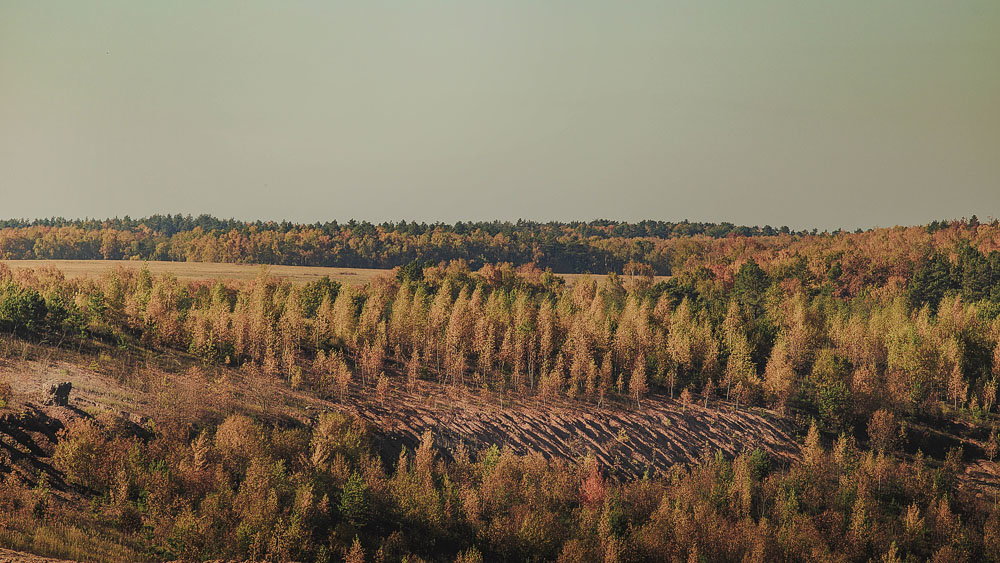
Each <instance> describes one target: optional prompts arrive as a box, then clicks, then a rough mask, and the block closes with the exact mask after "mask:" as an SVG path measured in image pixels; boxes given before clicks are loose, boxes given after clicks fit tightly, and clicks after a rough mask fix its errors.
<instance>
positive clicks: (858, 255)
mask: <svg viewBox="0 0 1000 563" xmlns="http://www.w3.org/2000/svg"><path fill="white" fill-rule="evenodd" d="M0 256H2V257H3V258H5V259H30V258H75V259H101V258H106V259H120V258H131V257H135V258H137V259H138V260H142V259H165V260H175V261H249V262H259V263H274V264H300V265H310V264H314V265H319V264H323V265H338V266H371V267H387V268H388V267H393V268H394V270H393V271H392V273H391V274H387V275H386V276H384V277H381V278H378V279H376V280H375V281H373V282H371V283H369V284H367V285H364V286H353V285H350V284H341V283H337V282H334V281H331V280H329V279H321V280H319V281H315V282H310V283H306V284H293V283H291V282H289V281H287V280H282V279H280V278H276V277H272V276H269V275H268V273H267V272H266V270H262V272H261V275H260V276H259V277H258V278H256V279H254V280H251V281H247V282H240V281H232V280H210V281H198V282H179V281H178V280H177V279H176V278H174V277H172V276H170V275H162V276H154V275H152V274H150V273H149V271H148V270H146V269H144V268H142V267H141V262H140V263H137V267H136V268H122V269H118V270H115V271H113V272H109V273H105V274H102V275H101V276H99V277H91V278H67V277H65V276H64V275H63V274H62V273H61V272H59V271H58V270H56V269H54V268H49V267H46V268H37V269H34V270H18V271H11V270H10V269H8V268H6V267H5V266H2V265H0V330H2V335H0V405H3V408H2V409H0V478H2V483H3V485H2V488H0V546H4V547H7V548H10V549H15V550H21V551H29V552H35V553H40V554H43V555H50V556H55V557H68V558H80V559H90V560H108V559H120V560H169V559H184V560H204V559H252V560H296V561H350V562H360V561H462V562H471V561H497V560H532V561H547V560H558V561H607V562H611V561H774V560H837V561H840V560H845V561H855V560H856V561H866V560H877V561H886V562H893V561H909V560H926V559H932V560H934V561H983V560H996V559H997V558H998V554H1000V504H998V500H1000V468H998V467H997V461H996V458H997V454H998V449H1000V438H998V432H997V421H998V418H997V415H998V413H997V408H998V405H997V403H998V397H997V385H998V378H1000V226H998V225H997V223H996V222H993V223H990V224H985V223H980V222H979V221H978V220H976V219H975V218H973V219H971V220H960V221H949V222H935V223H933V224H931V225H926V226H914V227H896V228H888V229H873V230H869V231H864V232H856V233H848V232H836V233H815V232H790V231H789V230H788V229H781V230H775V229H772V228H770V227H766V228H746V227H734V226H732V225H728V224H723V225H709V224H696V223H660V222H645V223H640V224H634V225H631V224H624V223H614V222H595V223H566V224H563V223H547V224H537V223H524V224H521V223H518V224H510V223H471V224H462V223H459V224H456V225H450V226H449V225H430V226H428V225H424V224H420V225H417V224H413V223H401V224H385V225H378V226H374V225H370V224H366V223H360V224H358V223H353V224H348V225H337V224H326V225H311V226H305V225H290V224H280V225H278V224H259V223H258V224H247V223H236V222H231V221H219V220H215V219H212V218H207V217H202V218H198V219H191V218H190V217H173V216H166V217H154V218H150V219H144V220H139V221H132V220H128V219H126V220H121V221H117V220H116V221H103V222H97V221H51V222H44V221H42V222H35V223H31V224H29V223H24V222H17V221H13V222H7V223H6V224H5V226H4V228H3V230H0ZM571 272H572V273H582V272H586V273H590V274H592V275H591V276H586V277H583V278H579V279H576V280H575V281H573V282H571V283H570V282H567V281H565V280H564V278H562V277H560V275H559V273H571ZM655 275H661V276H663V275H668V276H669V277H668V278H666V279H660V280H657V279H656V278H654V276H655ZM55 380H60V381H61V380H68V381H72V382H73V391H72V393H71V394H70V398H69V404H68V405H58V404H45V396H46V389H47V387H46V386H47V385H48V383H49V382H50V381H55ZM50 402H51V401H50ZM56 402H57V403H58V401H56ZM449 409H450V410H449ZM470 409H475V412H476V413H481V414H480V415H477V416H478V417H479V418H480V419H481V424H482V426H476V424H480V423H475V424H473V425H472V426H470V427H469V428H473V429H476V428H479V429H485V428H486V424H487V423H486V422H482V421H487V420H500V419H503V420H506V421H507V422H506V424H509V425H510V427H511V428H521V427H522V426H523V425H524V424H527V421H529V420H536V419H538V417H540V416H543V415H544V414H545V413H557V414H556V415H552V416H555V417H557V418H558V419H559V424H558V425H557V426H555V427H553V430H552V431H551V432H552V433H551V434H548V433H542V432H536V431H535V430H524V431H523V432H522V433H521V434H517V440H515V439H514V437H513V435H511V436H508V437H506V438H505V435H504V433H503V432H495V433H487V432H485V430H483V431H473V430H466V429H464V428H465V427H463V429H458V428H455V427H451V426H449V421H450V420H455V418H454V417H456V416H457V415H456V414H455V413H456V411H462V410H470ZM415 412H419V413H420V414H419V415H415V414H413V413H415ZM650 413H655V414H656V416H658V417H660V418H652V416H653V415H651V414H650ZM446 414H447V416H446ZM647 415H648V416H649V417H650V418H644V419H642V420H649V421H652V420H655V421H658V422H656V423H655V424H654V423H652V422H650V423H644V424H645V426H643V427H642V428H639V427H636V426H634V425H630V424H628V423H627V421H628V420H634V418H629V417H638V416H647ZM449 417H452V418H449ZM491 417H492V418H491ZM578 417H579V418H578ZM585 417H590V418H585ZM546 420H552V419H546ZM593 420H599V421H600V423H601V425H602V426H601V428H602V429H603V428H605V427H606V428H607V429H608V431H607V432H606V435H605V434H598V433H597V431H595V430H594V429H593V427H592V426H591V422H588V421H593ZM763 421H766V422H767V424H768V425H773V426H768V429H769V430H768V432H767V433H764V432H757V433H753V434H744V433H741V432H742V431H740V432H737V431H735V430H733V431H732V432H730V431H729V430H727V431H726V432H723V433H721V437H718V436H719V434H712V435H711V436H713V437H712V438H711V439H704V436H702V435H701V434H700V433H699V432H695V431H693V430H690V429H693V428H702V427H701V426H698V425H699V424H702V423H703V424H704V428H705V429H710V428H715V427H721V425H724V424H732V427H731V428H733V429H737V428H742V427H754V426H757V427H758V428H759V427H760V426H759V425H761V424H764V422H763ZM658 425H659V426H662V427H663V428H662V429H657V428H653V426H658ZM532 428H533V427H532ZM726 428H730V427H726ZM771 428H773V430H771ZM752 430H753V428H748V430H747V431H748V432H750V431H752ZM707 431H708V430H706V432H707ZM666 432H669V436H670V437H671V438H670V439H669V440H667V439H666V438H662V436H666V435H667V434H665V433H666ZM751 435H752V436H755V438H752V439H751V438H746V436H751ZM678 448H680V449H684V448H690V449H692V450H695V451H696V452H697V453H696V454H694V455H687V456H686V457H685V456H684V455H681V454H680V453H677V451H678ZM637 452H643V454H642V455H643V456H644V457H642V461H637V460H638V459H639V458H638V457H637V456H638V455H639V454H638V453H637Z"/></svg>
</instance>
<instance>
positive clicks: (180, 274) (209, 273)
mask: <svg viewBox="0 0 1000 563" xmlns="http://www.w3.org/2000/svg"><path fill="white" fill-rule="evenodd" d="M0 262H2V263H3V264H6V265H7V266H9V267H10V268H11V269H12V270H22V269H27V268H35V269H37V268H44V267H49V266H51V267H54V268H57V269H59V270H61V271H62V272H63V274H65V275H66V277H70V278H75V277H86V276H99V275H101V273H103V272H106V271H108V270H111V269H113V268H115V267H122V268H128V269H138V268H141V267H142V265H143V264H146V265H148V267H149V271H150V272H151V273H153V274H163V273H166V272H170V273H172V274H174V275H175V276H177V278H178V279H180V280H188V281H190V280H206V279H236V280H246V279H252V278H255V277H257V275H258V274H259V273H260V270H261V268H267V271H268V272H269V273H270V274H271V275H272V276H277V277H281V278H288V279H289V280H291V281H292V282H295V283H305V282H309V281H312V280H315V279H319V278H321V277H323V276H330V279H332V280H336V281H338V282H340V283H351V284H357V285H363V284H366V283H368V282H369V281H371V280H372V279H374V278H376V277H378V276H381V275H392V270H383V269H377V268H332V267H323V266H261V265H258V264H220V263H217V262H141V261H137V260H0ZM559 275H560V276H561V277H563V278H566V281H567V282H568V283H572V282H574V281H576V280H577V279H579V278H581V277H583V276H585V275H586V274H559ZM593 277H600V276H598V275H594V276H593ZM668 277H669V276H656V281H660V280H665V279H667V278H668Z"/></svg>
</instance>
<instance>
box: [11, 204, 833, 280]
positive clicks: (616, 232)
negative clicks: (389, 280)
mask: <svg viewBox="0 0 1000 563" xmlns="http://www.w3.org/2000/svg"><path fill="white" fill-rule="evenodd" d="M782 234H784V235H794V234H805V233H795V232H793V231H791V230H789V229H788V227H782V228H780V229H775V228H772V227H770V226H765V227H746V226H736V225H733V224H731V223H719V224H715V223H691V222H688V221H683V222H680V223H671V222H664V221H642V222H639V223H622V222H617V221H591V222H587V223H584V222H573V223H558V222H549V223H538V222H533V221H518V222H516V223H511V222H499V221H493V222H461V221H460V222H457V223H455V224H453V225H449V224H444V223H434V224H430V225H429V224H427V223H416V222H407V221H400V222H398V223H382V224H379V225H373V224H372V223H369V222H367V221H362V222H358V221H354V220H351V221H348V222H346V223H343V224H339V223H337V222H336V221H333V222H328V223H316V224H310V225H301V224H293V223H290V222H288V221H284V222H280V223H276V222H263V221H255V222H245V221H237V220H234V219H217V218H215V217H211V216H208V215H201V216H199V217H191V216H183V215H154V216H152V217H148V218H145V219H135V220H134V219H130V218H128V217H125V218H124V219H108V220H66V219H58V218H53V219H38V220H33V221H25V220H3V221H0V259H6V260H30V259H73V260H122V259H124V260H129V259H136V260H168V261H180V262H184V261H191V262H238V263H256V264H282V265H292V266H342V267H358V268H394V267H396V266H403V265H406V264H408V263H410V262H413V261H418V262H420V263H421V264H426V263H430V264H437V263H438V262H440V261H451V260H465V261H467V262H468V263H469V264H470V265H471V266H472V267H473V268H477V269H478V268H479V267H481V266H482V265H484V264H487V263H501V262H511V263H513V264H515V265H522V264H527V263H534V264H535V265H537V266H538V267H540V268H543V269H544V268H552V269H553V270H555V271H557V272H560V273H566V274H569V273H599V274H604V273H606V272H609V271H615V272H618V273H621V269H622V267H623V266H624V265H625V264H626V263H627V262H629V261H630V260H638V261H642V262H645V263H648V264H650V265H651V266H652V267H653V268H654V269H655V270H656V271H657V272H658V273H661V274H669V273H670V257H669V256H668V255H666V254H664V252H665V250H664V248H663V247H662V245H659V246H658V245H657V244H656V243H657V241H663V240H665V239H676V238H681V237H693V236H701V237H704V238H722V237H726V236H744V237H745V236H770V237H773V236H777V235H782ZM813 234H815V232H814V233H813Z"/></svg>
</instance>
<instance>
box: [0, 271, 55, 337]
mask: <svg viewBox="0 0 1000 563" xmlns="http://www.w3.org/2000/svg"><path fill="white" fill-rule="evenodd" d="M47 314H48V309H47V308H46V306H45V300H44V299H42V296H41V295H39V294H38V292H37V291H35V290H34V289H27V288H24V287H22V286H20V285H19V284H16V283H13V282H10V281H8V282H6V283H4V284H3V285H0V330H4V331H8V332H36V331H38V330H40V329H42V328H43V327H44V326H45V316H46V315H47Z"/></svg>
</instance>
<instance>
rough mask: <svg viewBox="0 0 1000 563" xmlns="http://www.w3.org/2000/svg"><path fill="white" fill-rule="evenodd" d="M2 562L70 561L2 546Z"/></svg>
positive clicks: (47, 562) (55, 562) (61, 562)
mask: <svg viewBox="0 0 1000 563" xmlns="http://www.w3.org/2000/svg"><path fill="white" fill-rule="evenodd" d="M0 563H69V560H68V559H49V558H48V557H41V556H39V555H31V554H30V553H21V552H20V551H11V550H9V549H3V548H0Z"/></svg>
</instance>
